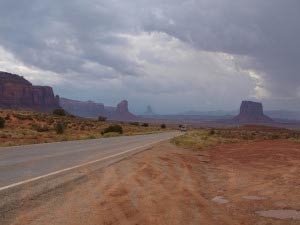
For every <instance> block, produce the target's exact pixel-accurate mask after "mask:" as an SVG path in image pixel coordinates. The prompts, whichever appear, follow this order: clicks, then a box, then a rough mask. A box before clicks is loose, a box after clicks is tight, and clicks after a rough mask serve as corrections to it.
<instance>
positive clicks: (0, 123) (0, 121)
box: [0, 117, 5, 128]
mask: <svg viewBox="0 0 300 225" xmlns="http://www.w3.org/2000/svg"><path fill="white" fill-rule="evenodd" d="M4 127H5V119H4V118H2V117H0V128H4Z"/></svg>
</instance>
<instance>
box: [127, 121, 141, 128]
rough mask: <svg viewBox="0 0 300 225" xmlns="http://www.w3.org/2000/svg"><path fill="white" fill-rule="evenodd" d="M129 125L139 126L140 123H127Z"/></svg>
mask: <svg viewBox="0 0 300 225" xmlns="http://www.w3.org/2000/svg"><path fill="white" fill-rule="evenodd" d="M129 124H130V125H132V126H137V127H138V126H139V125H140V123H139V122H131V123H129Z"/></svg>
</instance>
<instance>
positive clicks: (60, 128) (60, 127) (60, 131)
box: [55, 122, 66, 134]
mask: <svg viewBox="0 0 300 225" xmlns="http://www.w3.org/2000/svg"><path fill="white" fill-rule="evenodd" d="M65 129H66V126H65V124H63V123H61V122H58V123H57V124H56V125H55V131H56V133H57V134H63V133H64V132H65Z"/></svg>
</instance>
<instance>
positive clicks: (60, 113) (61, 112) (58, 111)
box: [53, 109, 66, 116]
mask: <svg viewBox="0 0 300 225" xmlns="http://www.w3.org/2000/svg"><path fill="white" fill-rule="evenodd" d="M53 115H56V116H66V111H65V110H64V109H55V110H54V111H53Z"/></svg>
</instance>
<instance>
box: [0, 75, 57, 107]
mask: <svg viewBox="0 0 300 225" xmlns="http://www.w3.org/2000/svg"><path fill="white" fill-rule="evenodd" d="M58 107H59V101H58V97H55V96H54V93H53V90H52V88H51V87H43V86H33V85H32V84H31V83H30V82H29V81H27V80H26V79H24V78H23V77H21V76H18V75H15V74H10V73H5V72H0V108H4V109H7V108H8V109H28V110H38V111H45V112H47V111H51V110H53V109H55V108H58Z"/></svg>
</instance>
